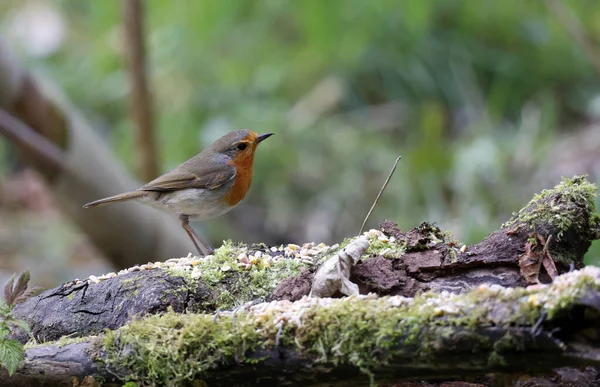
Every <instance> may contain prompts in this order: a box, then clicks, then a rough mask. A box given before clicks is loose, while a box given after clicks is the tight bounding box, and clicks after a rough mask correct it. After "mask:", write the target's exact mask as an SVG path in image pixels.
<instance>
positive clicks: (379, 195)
mask: <svg viewBox="0 0 600 387" xmlns="http://www.w3.org/2000/svg"><path fill="white" fill-rule="evenodd" d="M401 158H402V156H398V157H397V158H396V162H395V163H394V166H393V167H392V170H391V171H390V174H389V175H388V177H387V179H385V183H383V186H382V187H381V189H380V190H379V193H378V194H377V197H376V198H375V201H374V202H373V205H372V206H371V209H370V210H369V212H368V213H367V216H366V217H365V220H364V222H363V224H362V226H361V227H360V231H359V232H358V234H359V235H360V234H362V232H363V230H364V228H365V224H367V220H369V216H371V213H372V212H373V210H374V209H375V206H376V205H377V202H378V201H379V198H380V197H381V194H383V191H385V187H387V185H388V183H389V182H390V179H391V178H392V175H393V174H394V172H396V167H397V166H398V161H400V159H401Z"/></svg>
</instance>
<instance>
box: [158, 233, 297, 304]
mask: <svg viewBox="0 0 600 387" xmlns="http://www.w3.org/2000/svg"><path fill="white" fill-rule="evenodd" d="M241 253H248V247H247V246H246V245H244V244H234V243H233V242H232V241H225V242H224V243H223V246H221V247H220V248H219V249H217V250H215V252H214V254H213V256H212V257H209V258H205V259H201V260H200V263H199V264H198V265H197V267H196V268H195V269H194V270H198V271H199V275H198V277H196V278H194V277H193V273H194V272H191V271H187V270H186V271H182V270H172V269H170V270H169V271H170V272H171V274H172V275H175V276H179V277H184V278H185V279H186V284H188V286H190V287H192V288H191V289H190V290H192V291H193V290H194V289H193V287H194V286H196V284H197V282H198V281H202V282H204V283H205V284H206V285H208V286H210V287H211V288H212V289H213V290H214V292H215V294H216V295H217V299H216V307H217V308H218V309H220V310H227V309H232V308H234V307H236V306H240V305H243V304H245V303H247V302H249V301H252V300H255V299H261V298H264V297H265V296H267V295H269V294H271V293H272V292H273V291H274V290H275V288H276V287H277V285H279V283H280V282H281V280H283V279H284V278H287V277H290V276H293V275H297V274H298V273H299V272H300V268H301V267H302V266H306V264H304V263H302V262H301V261H300V260H297V259H293V258H282V259H279V260H276V261H275V260H270V262H267V261H265V260H263V259H259V260H258V262H257V263H256V264H255V265H252V267H251V268H250V269H249V270H245V268H243V267H240V266H238V262H239V261H238V256H239V255H240V254H241ZM180 290H181V289H180ZM180 290H175V291H180Z"/></svg>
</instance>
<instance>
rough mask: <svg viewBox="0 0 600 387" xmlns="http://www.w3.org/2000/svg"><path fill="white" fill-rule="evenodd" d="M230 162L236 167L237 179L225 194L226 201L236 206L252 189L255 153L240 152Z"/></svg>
mask: <svg viewBox="0 0 600 387" xmlns="http://www.w3.org/2000/svg"><path fill="white" fill-rule="evenodd" d="M229 164H230V165H233V166H234V167H235V181H234V183H233V185H232V186H231V188H229V191H227V193H226V194H225V198H224V201H225V203H227V204H228V205H230V206H235V205H236V204H238V203H239V202H240V201H241V200H242V199H243V198H244V196H246V193H248V190H249V189H250V184H252V165H253V164H254V153H251V154H248V155H245V154H240V155H238V157H236V158H235V159H233V160H232V161H230V163H229Z"/></svg>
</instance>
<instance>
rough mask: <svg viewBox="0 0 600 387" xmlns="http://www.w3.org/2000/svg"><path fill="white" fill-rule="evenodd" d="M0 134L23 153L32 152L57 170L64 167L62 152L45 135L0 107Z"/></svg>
mask: <svg viewBox="0 0 600 387" xmlns="http://www.w3.org/2000/svg"><path fill="white" fill-rule="evenodd" d="M0 134H1V135H2V136H4V137H6V138H7V139H9V140H10V141H11V142H12V143H13V144H15V145H16V146H17V147H18V148H19V149H20V150H21V152H23V153H24V154H32V155H34V156H35V157H36V158H40V159H42V160H43V162H45V163H47V164H50V167H51V168H54V169H56V170H57V172H58V171H62V170H64V169H66V168H67V167H66V162H65V155H64V152H63V151H62V150H61V149H60V148H59V147H58V146H57V145H55V144H54V143H53V142H51V141H49V140H48V139H47V138H46V137H44V136H42V135H41V134H39V133H37V132H36V131H35V130H33V129H31V128H30V127H29V126H28V125H26V124H25V123H23V122H22V121H20V120H18V119H17V118H15V117H13V116H12V115H10V114H9V113H7V112H6V111H4V110H3V109H0Z"/></svg>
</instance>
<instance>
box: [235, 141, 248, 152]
mask: <svg viewBox="0 0 600 387" xmlns="http://www.w3.org/2000/svg"><path fill="white" fill-rule="evenodd" d="M247 147H248V144H246V143H245V142H241V143H239V144H238V146H237V149H238V150H241V151H243V150H244V149H246V148H247Z"/></svg>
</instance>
